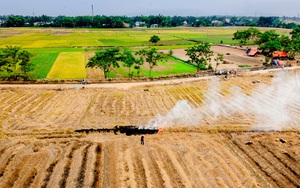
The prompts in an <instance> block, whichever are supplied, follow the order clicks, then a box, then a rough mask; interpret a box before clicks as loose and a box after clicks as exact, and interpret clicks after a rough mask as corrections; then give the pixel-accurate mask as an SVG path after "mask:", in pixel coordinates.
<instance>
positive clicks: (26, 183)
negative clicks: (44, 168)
mask: <svg viewBox="0 0 300 188" xmlns="http://www.w3.org/2000/svg"><path fill="white" fill-rule="evenodd" d="M27 173H28V177H27V178H26V179H25V181H24V183H22V185H23V186H24V187H30V186H31V185H32V183H33V181H34V179H35V178H36V176H37V173H38V171H37V169H36V168H33V169H32V170H31V171H29V172H27Z"/></svg>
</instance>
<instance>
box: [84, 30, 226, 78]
mask: <svg viewBox="0 0 300 188" xmlns="http://www.w3.org/2000/svg"><path fill="white" fill-rule="evenodd" d="M159 40H160V38H159V37H158V36H156V35H154V36H152V37H151V38H150V40H149V41H150V42H153V43H156V42H157V41H159ZM210 47H211V46H210V44H208V43H202V44H199V45H196V46H193V47H190V48H188V49H186V55H187V56H189V57H190V60H188V61H187V62H186V63H188V64H192V65H194V66H195V67H196V68H197V71H200V70H207V69H212V65H211V64H208V63H209V62H210V61H211V56H213V55H214V53H213V51H212V50H211V49H210ZM172 55H173V52H172V50H170V51H169V53H168V54H164V53H162V52H158V51H157V50H156V49H155V48H150V49H142V50H138V51H136V52H135V54H133V52H132V51H130V50H128V49H123V50H121V49H120V48H107V49H105V50H101V51H98V52H96V53H95V55H94V56H93V57H91V58H90V59H89V61H88V63H87V65H86V67H96V68H100V69H101V70H102V71H103V73H104V76H105V78H109V73H110V72H111V70H112V69H113V68H119V67H120V64H119V63H120V62H123V67H127V68H128V76H129V77H130V78H132V77H133V75H134V71H133V70H132V69H135V70H136V73H137V75H138V76H139V75H140V69H141V66H142V65H143V64H144V63H145V62H146V63H148V65H149V77H151V72H152V69H153V68H154V67H155V66H157V65H158V62H166V61H167V60H168V59H169V58H170V57H172ZM222 60H223V55H222V54H218V56H217V58H215V61H216V62H217V64H216V68H217V66H218V65H219V64H220V62H221V61H222Z"/></svg>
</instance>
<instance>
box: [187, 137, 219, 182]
mask: <svg viewBox="0 0 300 188" xmlns="http://www.w3.org/2000/svg"><path fill="white" fill-rule="evenodd" d="M198 144H201V142H197V143H192V142H189V141H188V142H187V144H186V146H187V149H188V152H187V153H186V154H185V158H184V159H185V161H186V163H187V165H188V167H189V169H190V170H191V173H190V177H191V180H192V183H193V186H194V187H197V185H200V186H201V187H214V186H216V185H214V183H215V181H214V180H213V178H212V177H211V176H210V175H209V173H208V172H209V170H210V169H212V165H211V164H210V163H209V162H208V161H207V160H205V159H204V157H203V156H204V155H203V154H202V152H201V151H199V149H197V148H198Z"/></svg>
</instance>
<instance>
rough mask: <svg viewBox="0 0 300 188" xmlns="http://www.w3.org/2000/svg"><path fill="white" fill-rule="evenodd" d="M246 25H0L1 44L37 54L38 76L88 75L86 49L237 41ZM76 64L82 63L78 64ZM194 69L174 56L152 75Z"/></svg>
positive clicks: (34, 59) (122, 72)
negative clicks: (153, 38)
mask: <svg viewBox="0 0 300 188" xmlns="http://www.w3.org/2000/svg"><path fill="white" fill-rule="evenodd" d="M243 29H246V27H203V28H191V27H178V28H154V29H129V28H127V29H86V28H85V29H64V28H0V48H4V47H5V46H7V45H8V46H9V45H12V46H21V47H22V48H23V49H26V50H28V51H29V52H31V53H32V54H33V57H32V60H31V62H32V63H33V64H34V65H35V67H36V69H35V71H34V74H35V75H36V77H37V78H46V77H49V78H61V79H64V78H65V79H67V78H83V77H86V70H85V69H84V68H83V67H85V63H86V62H87V59H85V55H84V53H86V52H89V53H90V52H94V51H96V50H97V49H99V48H104V47H126V48H131V49H132V50H133V51H134V50H137V49H140V48H146V47H149V46H152V47H155V48H157V49H164V50H170V49H187V48H188V47H190V46H193V45H195V44H197V41H203V42H209V43H211V44H217V43H221V42H222V43H224V44H231V45H235V44H236V42H237V41H233V40H232V37H233V33H234V32H236V31H237V30H243ZM259 29H260V30H261V31H266V30H270V29H274V30H276V32H278V33H280V34H284V35H288V34H289V32H290V31H291V30H288V29H275V28H259ZM153 35H157V36H159V38H160V39H161V40H160V41H159V42H158V44H157V45H153V44H152V43H150V42H149V39H150V37H151V36H153ZM74 52H81V53H74ZM75 54H77V55H75ZM78 54H81V55H78ZM76 58H78V59H76ZM54 62H55V63H54ZM75 65H79V67H78V68H77V67H76V66H75ZM144 67H146V66H144ZM50 70H51V71H50ZM49 71H50V72H49ZM77 71H79V72H77ZM193 71H195V68H193V67H190V66H189V65H186V64H183V63H182V62H177V61H175V60H172V62H171V63H165V64H160V65H159V66H158V67H157V68H155V69H154V70H153V72H152V76H158V75H163V74H177V73H189V72H193ZM141 72H142V73H144V74H145V75H148V69H146V68H143V69H142V70H141ZM47 75H48V76H47ZM110 75H111V77H118V76H127V75H128V71H127V69H124V70H123V69H122V70H121V69H116V72H112V73H111V74H110ZM135 76H136V75H135Z"/></svg>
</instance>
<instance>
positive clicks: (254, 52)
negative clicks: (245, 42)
mask: <svg viewBox="0 0 300 188" xmlns="http://www.w3.org/2000/svg"><path fill="white" fill-rule="evenodd" d="M256 53H260V52H259V51H258V50H250V51H249V52H248V55H249V56H254V55H255V54H256Z"/></svg>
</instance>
